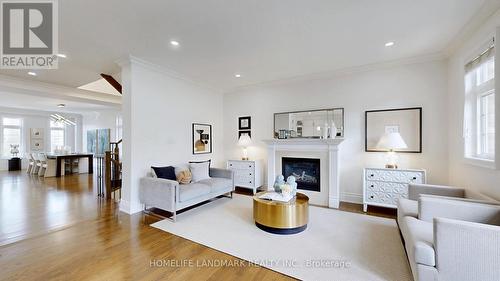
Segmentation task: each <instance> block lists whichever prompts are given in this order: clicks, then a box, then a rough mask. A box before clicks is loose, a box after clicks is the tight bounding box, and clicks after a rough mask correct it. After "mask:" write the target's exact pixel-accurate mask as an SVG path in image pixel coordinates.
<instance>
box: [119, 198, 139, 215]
mask: <svg viewBox="0 0 500 281" xmlns="http://www.w3.org/2000/svg"><path fill="white" fill-rule="evenodd" d="M132 205H133V206H132ZM142 209H143V205H142V204H140V203H135V204H130V202H129V201H127V200H124V199H121V200H120V211H121V212H124V213H126V214H129V215H133V214H136V213H139V212H142Z"/></svg>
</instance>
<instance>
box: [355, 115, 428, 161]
mask: <svg viewBox="0 0 500 281" xmlns="http://www.w3.org/2000/svg"><path fill="white" fill-rule="evenodd" d="M390 133H399V134H400V135H401V138H402V139H403V140H404V142H405V143H406V145H407V146H408V148H405V149H399V150H396V152H407V153H422V108H421V107H412V108H396V109H384V110H370V111H366V112H365V151H366V152H383V151H385V150H381V149H378V148H377V144H378V142H379V140H380V139H381V138H382V136H384V135H385V134H390Z"/></svg>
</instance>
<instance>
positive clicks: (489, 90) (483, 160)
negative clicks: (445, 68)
mask: <svg viewBox="0 0 500 281" xmlns="http://www.w3.org/2000/svg"><path fill="white" fill-rule="evenodd" d="M489 38H490V39H489V40H485V41H483V44H481V45H478V48H476V49H475V52H471V53H469V56H468V57H467V58H468V59H467V60H466V59H464V60H463V62H464V64H463V65H467V64H468V63H469V62H471V61H473V60H475V58H478V56H477V54H481V55H483V54H484V53H486V52H485V50H487V49H488V48H489V47H491V46H492V45H494V50H493V53H492V56H493V58H492V59H493V78H492V79H489V80H487V81H484V82H483V83H481V84H480V85H477V82H478V78H480V77H479V76H480V75H483V74H484V73H483V72H481V71H480V70H478V67H477V66H479V65H477V66H476V67H475V69H474V68H472V69H469V70H467V69H466V68H463V71H464V72H463V76H462V78H463V80H462V81H463V84H462V85H463V87H464V88H463V91H464V104H463V105H464V112H463V113H464V115H463V117H464V119H463V122H464V129H463V140H464V142H463V153H462V157H463V161H464V163H466V164H470V165H474V166H478V167H483V168H489V169H497V168H499V167H498V166H497V165H496V163H500V149H499V148H500V143H499V141H498V140H499V136H500V134H499V133H497V132H500V131H499V129H500V126H499V125H500V123H499V119H500V115H499V111H500V102H499V99H498V98H497V97H496V95H495V94H496V92H497V91H496V89H498V85H500V80H496V78H497V77H499V73H500V71H499V69H498V68H497V66H498V65H500V64H499V59H500V57H499V55H500V53H499V48H500V47H499V46H496V44H494V43H495V40H494V39H493V40H492V39H491V38H495V36H492V37H489ZM486 41H487V42H486ZM483 52H484V53H483ZM490 61H491V60H490V59H486V60H485V61H483V62H482V63H481V65H482V64H485V65H486V66H485V67H486V68H487V67H488V65H487V63H488V62H490ZM466 67H467V66H466ZM486 71H487V69H486ZM480 72H481V73H480ZM469 75H470V76H469ZM468 78H469V79H470V80H469V81H468ZM468 86H469V87H468ZM489 94H494V95H495V97H494V119H493V120H494V123H495V125H494V128H495V136H494V142H495V143H494V144H493V147H494V155H484V154H481V153H479V151H480V149H479V147H478V146H479V145H480V143H481V141H482V140H481V136H480V125H481V124H480V122H481V108H480V98H481V97H484V96H487V95H489Z"/></svg>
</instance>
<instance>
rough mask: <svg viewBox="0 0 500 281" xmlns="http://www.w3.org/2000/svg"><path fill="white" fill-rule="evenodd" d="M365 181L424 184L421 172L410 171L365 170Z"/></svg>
mask: <svg viewBox="0 0 500 281" xmlns="http://www.w3.org/2000/svg"><path fill="white" fill-rule="evenodd" d="M366 180H369V181H383V182H399V183H424V175H423V173H421V172H412V171H398V170H394V171H388V170H366Z"/></svg>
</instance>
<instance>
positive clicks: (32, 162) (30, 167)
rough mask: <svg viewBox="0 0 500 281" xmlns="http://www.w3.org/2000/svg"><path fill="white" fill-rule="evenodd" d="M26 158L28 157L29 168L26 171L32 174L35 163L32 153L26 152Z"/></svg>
mask: <svg viewBox="0 0 500 281" xmlns="http://www.w3.org/2000/svg"><path fill="white" fill-rule="evenodd" d="M26 159H28V168H27V169H26V173H28V174H31V171H32V170H33V166H34V165H35V160H34V159H33V155H32V153H26Z"/></svg>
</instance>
